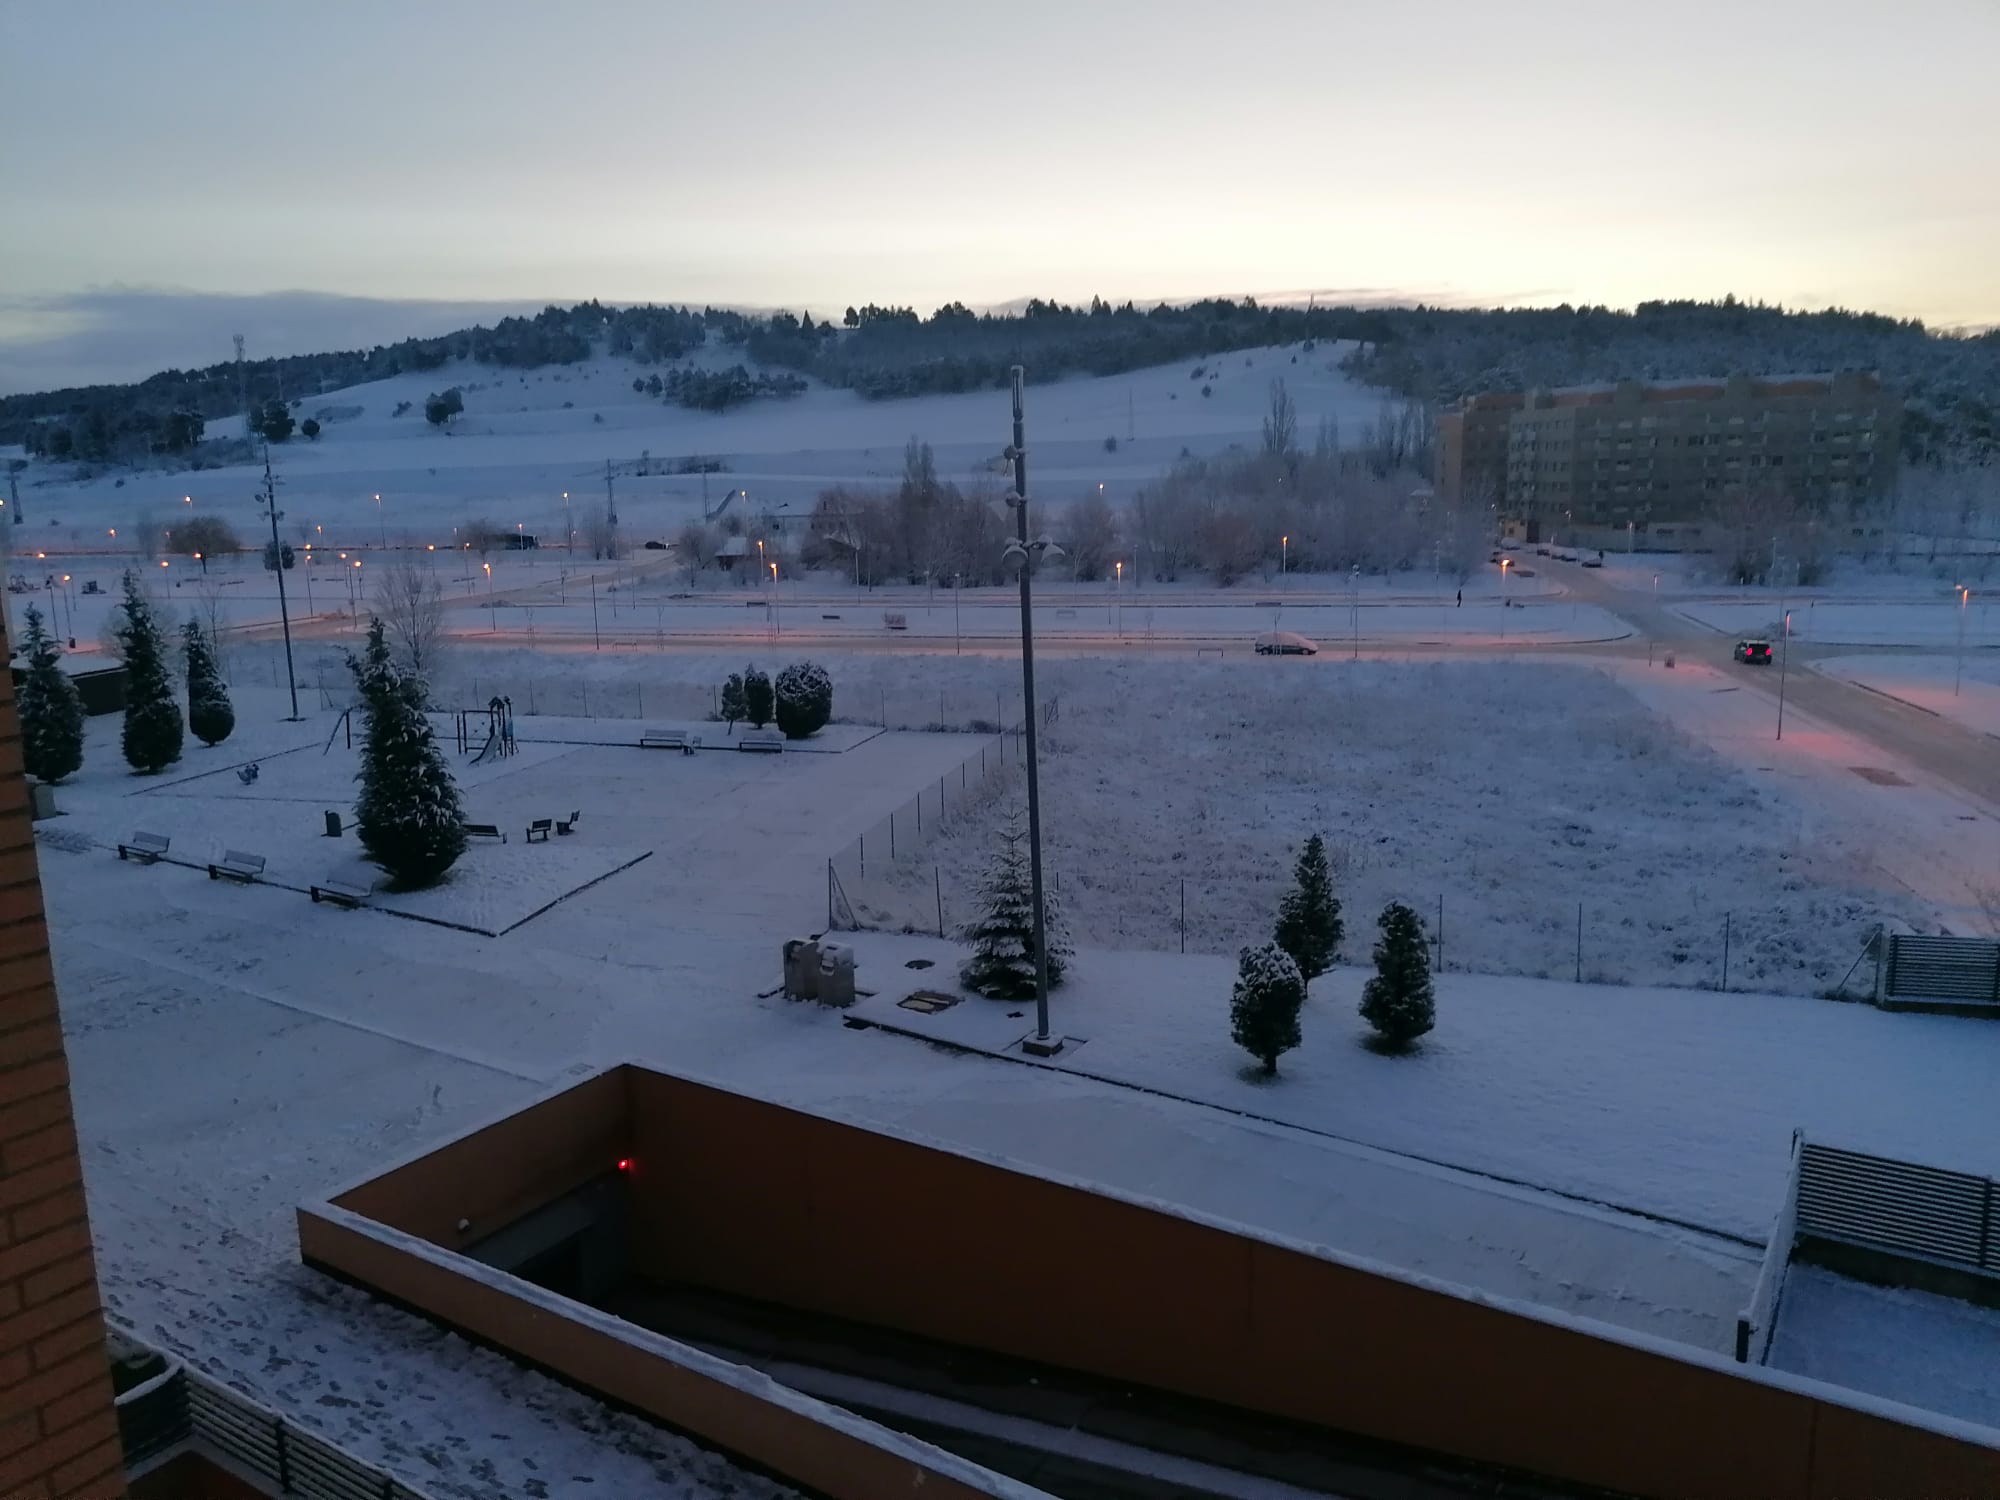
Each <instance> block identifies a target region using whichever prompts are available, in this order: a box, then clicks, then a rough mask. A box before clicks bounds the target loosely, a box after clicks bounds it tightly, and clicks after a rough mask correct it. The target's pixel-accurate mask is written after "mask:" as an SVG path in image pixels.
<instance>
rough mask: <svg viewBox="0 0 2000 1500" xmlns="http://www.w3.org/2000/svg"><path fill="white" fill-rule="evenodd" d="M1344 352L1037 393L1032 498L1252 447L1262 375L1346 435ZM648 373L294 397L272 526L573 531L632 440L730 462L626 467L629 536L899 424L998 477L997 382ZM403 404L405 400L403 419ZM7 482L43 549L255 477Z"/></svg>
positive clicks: (874, 447)
mask: <svg viewBox="0 0 2000 1500" xmlns="http://www.w3.org/2000/svg"><path fill="white" fill-rule="evenodd" d="M1343 352H1344V350H1343V348H1342V347H1341V346H1337V345H1333V344H1326V343H1321V344H1318V345H1316V346H1315V347H1314V348H1313V349H1312V350H1311V351H1310V352H1307V351H1305V350H1304V349H1303V348H1302V347H1301V346H1299V345H1291V346H1287V347H1282V348H1265V349H1255V350H1250V351H1247V352H1239V353H1234V354H1227V355H1220V356H1211V357H1207V358H1204V359H1197V360H1189V361H1185V362H1182V363H1178V364H1174V365H1166V366H1159V367H1156V368H1153V369H1148V370H1140V371H1135V372H1133V373H1131V374H1128V375H1119V376H1110V377H1104V378H1096V379H1091V378H1083V379H1071V380H1065V381H1061V382H1058V383H1055V384H1051V385H1045V386H1031V387H1030V388H1029V393H1028V443H1029V453H1030V465H1029V478H1030V484H1031V493H1032V494H1034V495H1035V496H1036V497H1037V498H1039V499H1041V500H1043V501H1048V502H1056V503H1062V502H1067V501H1068V500H1071V499H1074V498H1076V497H1078V496H1080V495H1082V494H1083V493H1084V492H1085V491H1086V490H1087V489H1094V488H1095V487H1096V486H1098V485H1100V484H1101V485H1102V486H1103V487H1104V491H1105V494H1106V495H1107V496H1109V497H1111V498H1113V499H1123V498H1124V497H1126V496H1127V495H1129V494H1130V492H1131V491H1132V489H1133V488H1134V487H1136V486H1137V485H1139V484H1142V483H1144V482H1145V481H1146V480H1147V479H1149V478H1151V477H1152V476H1154V475H1156V474H1158V473H1159V472H1160V471H1161V470H1162V469H1163V468H1165V467H1166V465H1168V464H1169V463H1171V462H1172V461H1173V460H1174V459H1175V458H1176V457H1179V456H1180V455H1181V454H1182V453H1183V452H1186V453H1192V454H1208V453H1216V452H1221V451H1223V450H1225V449H1227V448H1229V447H1230V446H1232V445H1233V444H1242V445H1244V446H1254V445H1255V444H1256V442H1257V441H1258V428H1259V423H1260V421H1261V419H1262V416H1263V414H1264V410H1265V406H1266V403H1267V401H1268V399H1269V387H1270V383H1271V381H1273V380H1274V379H1278V378H1283V379H1284V381H1285V383H1286V387H1287V389H1288V390H1289V392H1290V393H1291V396H1292V399H1293V400H1294V402H1295V403H1296V405H1297V408H1298V418H1299V432H1300V435H1301V439H1302V440H1310V439H1311V437H1312V435H1313V434H1314V432H1315V431H1316V429H1317V427H1318V424H1319V423H1320V421H1321V420H1322V419H1331V420H1333V421H1334V422H1336V423H1337V424H1338V425H1339V428H1340V430H1341V431H1342V433H1344V434H1345V435H1346V438H1347V440H1348V441H1349V442H1352V441H1354V440H1355V438H1356V436H1357V435H1358V434H1359V432H1360V431H1361V430H1362V429H1363V427H1364V426H1367V425H1369V424H1372V422H1373V420H1374V418H1375V415H1376V413H1377V411H1378V410H1379V409H1380V407H1381V406H1382V404H1383V403H1384V402H1385V401H1387V400H1389V399H1391V398H1390V397H1388V396H1387V394H1386V393H1384V392H1381V391H1378V390H1375V389H1373V388H1371V387H1367V386H1362V385H1358V384H1356V383H1355V382H1353V381H1352V380H1350V379H1349V378H1348V377H1346V376H1345V375H1344V374H1342V373H1341V371H1340V369H1339V361H1340V358H1341V355H1342V353H1343ZM699 362H700V363H703V364H708V365H715V364H722V365H727V364H731V363H734V362H736V361H735V353H734V351H731V350H727V349H717V348H711V349H710V350H708V351H705V358H703V359H702V360H701V361H699ZM1197 370H1199V371H1201V373H1200V374H1199V375H1198V376H1197V375H1195V374H1194V372H1195V371H1197ZM656 373H658V367H648V366H642V365H638V364H635V363H634V362H632V361H631V360H628V359H623V358H614V357H600V358H597V359H594V360H591V361H589V362H588V363H585V364H581V365H574V366H561V367H550V368H544V369H540V370H529V371H517V370H503V369H496V368H492V367H482V366H476V365H466V364H455V365H448V366H446V367H444V368H442V369H439V370H435V371H431V372H429V373H426V374H408V375H399V376H396V377H394V378H392V379H389V380H383V381H377V382H373V383H371V384H367V385H361V386H355V387H352V388H351V389H347V390H340V391H330V392H326V393H324V394H321V395H316V396H310V397H307V398H305V399H304V400H303V402H302V403H301V404H300V405H299V406H298V407H297V409H296V410H295V412H294V415H295V416H296V417H298V418H299V419H300V420H304V419H305V418H307V417H314V418H316V419H317V420H318V421H319V422H320V424H321V427H322V429H323V432H322V435H321V436H320V438H319V439H318V440H317V441H308V440H306V439H304V438H302V437H298V436H294V437H293V438H292V439H291V441H289V442H287V443H284V444H282V445H279V446H277V447H274V448H273V449H272V457H273V460H274V462H275V465H276V468H277V471H278V475H279V479H280V483H281V485H282V497H281V503H282V504H283V506H284V508H285V510H286V512H287V521H286V531H287V533H288V534H293V533H297V534H308V533H306V532H304V531H302V528H305V527H309V526H320V527H323V528H324V530H323V532H321V533H320V534H321V535H322V536H323V537H324V539H325V540H326V542H328V543H329V544H331V543H333V542H334V541H335V539H336V537H338V539H339V540H340V541H341V542H343V543H354V544H371V543H376V542H379V541H380V539H381V537H382V535H383V534H384V532H385V531H386V534H387V536H388V539H389V540H390V541H392V542H396V541H399V540H400V541H405V542H414V543H417V544H422V543H425V542H442V541H445V540H447V539H448V536H449V532H450V528H451V527H452V526H453V525H456V524H459V523H461V522H462V521H464V520H466V519H469V518H472V517H475V516H476V517H482V518H485V519H488V520H491V521H493V522H495V523H497V524H499V525H502V526H506V527H512V526H513V525H515V524H517V523H518V524H520V525H522V526H523V527H525V528H526V529H527V530H529V531H535V532H541V533H544V534H547V535H559V534H562V533H564V532H565V531H566V530H567V525H566V522H565V520H564V496H565V494H567V495H568V497H569V501H570V503H571V505H572V507H573V509H574V511H575V514H576V515H579V516H580V515H581V514H583V512H584V510H585V509H586V508H587V507H591V506H595V505H597V504H599V503H601V502H602V501H603V500H604V496H605V486H604V466H605V463H606V461H607V460H612V461H616V462H620V463H625V462H629V461H632V460H636V459H638V458H640V456H641V455H642V454H649V455H650V456H651V457H652V459H653V460H655V461H656V464H657V466H658V467H659V468H660V469H662V470H665V469H669V468H671V466H672V463H673V461H674V460H676V459H680V458H684V457H688V456H693V455H702V456H708V457H715V458H719V459H721V460H722V462H723V463H724V464H726V465H727V469H726V471H725V472H722V473H716V474H711V475H708V476H707V477H706V479H705V480H704V478H703V477H702V476H700V475H669V474H666V473H659V474H655V475H652V476H650V477H622V478H620V479H619V480H618V481H617V486H618V488H617V502H618V511H619V515H620V518H621V520H622V522H623V523H624V531H625V534H626V536H627V537H628V538H630V539H633V540H643V539H645V538H648V537H661V538H665V537H667V536H670V535H671V534H672V532H673V530H674V529H675V528H676V527H678V526H679V525H681V524H682V523H683V522H685V521H686V520H688V519H690V518H692V517H696V516H698V515H700V514H701V508H702V505H703V501H704V496H706V497H707V501H708V503H709V504H711V505H714V504H716V503H719V502H720V501H721V499H722V498H723V497H724V496H725V495H727V494H729V493H730V492H731V491H732V490H734V489H737V488H741V489H743V490H745V491H746V492H747V494H748V497H749V500H750V502H751V506H750V508H755V509H762V508H765V507H771V508H777V507H789V508H790V509H791V510H792V511H793V512H794V513H798V512H802V511H804V510H806V509H809V508H810V506H811V504H812V501H813V498H814V496H815V495H816V494H817V493H818V491H819V490H820V489H821V488H823V487H825V486H826V485H829V484H835V483H848V484H863V485H867V484H881V483H886V482H893V480H894V478H895V477H896V476H897V475H898V474H900V472H901V467H902V459H903V448H904V445H905V444H906V443H908V442H909V440H910V439H911V438H912V437H916V438H920V439H922V440H923V441H925V442H928V443H930V444H931V445H932V447H933V448H934V449H935V451H936V456H937V467H938V471H939V473H940V474H941V475H942V476H944V477H946V478H950V479H952V480H955V481H957V482H959V483H961V484H970V483H972V482H974V481H976V480H978V479H980V478H987V479H991V480H993V481H994V482H996V483H998V482H1000V481H1001V480H1002V479H1003V476H1002V474H1001V472H1000V467H999V463H998V459H999V454H1000V451H1001V449H1002V448H1003V447H1004V446H1005V445H1006V443H1007V441H1008V436H1009V431H1008V426H1009V420H1010V418H1009V410H1008V400H1007V396H1006V393H1005V392H1004V391H979V392H972V393H968V394H964V395H953V396H925V397H919V398H915V399H910V400H901V401H874V402H871V401H866V400H863V399H862V398H861V397H859V396H857V395H855V394H854V393H853V392H851V391H845V390H836V389H833V388H830V387H827V386H824V385H820V384H817V383H815V384H813V385H812V386H810V387H809V388H808V390H807V391H806V393H805V394H804V395H802V396H798V397H796V398H792V399H789V400H776V399H765V400H759V401H755V402H752V403H750V404H748V405H746V406H743V407H739V408H737V409H736V410H733V411H730V412H727V413H707V412H696V411H689V410H687V409H684V408H682V407H679V406H675V405H670V404H668V403H666V402H664V401H663V400H661V399H660V398H659V397H656V396H648V395H645V394H642V393H640V392H638V391H635V390H634V389H633V381H634V380H635V379H643V378H644V377H646V376H647V375H651V374H656ZM454 385H455V386H457V387H458V388H459V389H460V390H461V391H462V392H463V393H464V398H465V413H464V415H463V416H462V417H460V418H459V419H458V420H457V421H456V422H455V423H454V424H453V425H452V427H451V428H450V430H449V431H442V430H439V429H437V428H434V427H432V426H430V425H429V424H428V423H427V422H426V421H425V420H424V415H423V406H424V398H425V397H426V396H428V395H429V394H431V393H432V392H434V391H441V390H443V389H445V388H446V387H448V386H454ZM1204 389H1207V390H1208V392H1209V394H1207V395H1204V394H1203V391H1204ZM404 402H408V403H409V406H408V408H407V409H406V410H404V411H403V413H402V414H401V415H397V414H396V412H397V408H398V407H399V406H400V405H401V404H402V403H404ZM209 431H210V436H212V437H226V436H235V435H237V433H238V432H240V423H239V421H238V420H237V419H234V418H226V419H221V420H218V421H216V422H214V423H211V424H210V430H209ZM1109 439H1115V440H1116V447H1115V449H1112V448H1108V447H1107V440H1109ZM23 477H24V479H25V480H26V483H25V484H24V485H23V488H22V501H23V503H24V507H25V509H26V512H27V515H28V518H29V519H28V525H29V528H31V529H30V530H28V531H27V532H26V533H25V534H24V536H25V538H28V539H32V543H33V545H34V546H36V547H38V548H58V547H60V548H64V549H67V548H70V547H76V546H92V547H95V546H102V545H110V541H109V537H108V533H109V531H110V530H111V528H114V527H116V528H119V529H120V530H121V532H124V531H125V529H126V528H128V527H130V526H131V525H132V524H133V523H134V522H135V521H137V520H138V519H139V518H140V517H141V516H142V515H144V514H147V513H149V512H150V513H151V514H153V515H154V516H156V517H159V518H161V519H163V520H164V521H165V522H166V524H168V525H172V524H173V517H174V516H176V515H184V514H186V513H187V503H186V501H185V499H184V497H186V496H192V497H193V504H194V506H195V507H196V508H197V510H198V511H206V512H213V513H219V514H222V515H224V516H226V517H228V518H229V519H230V521H231V522H232V523H233V524H235V526H236V527H237V529H238V531H239V532H241V533H242V534H243V535H245V536H246V537H247V536H249V534H250V532H251V529H252V527H253V525H254V524H255V521H256V514H255V497H256V491H257V488H258V485H259V482H260V478H261V473H260V470H259V469H257V468H256V467H254V466H250V465H241V466H236V467H231V468H223V469H210V470H202V471H197V472H181V473H177V474H154V473H148V472H143V471H142V472H140V473H137V474H133V473H116V472H114V473H107V474H105V475H102V476H100V477H98V478H95V479H92V480H88V481H85V482H81V483H78V482H71V481H68V480H66V479H63V478H61V477H59V474H58V471H57V470H56V468H55V467H54V466H49V467H44V466H41V465H37V466H36V467H35V468H34V469H31V470H30V471H29V472H28V473H27V474H26V475H24V476H23ZM377 495H380V496H381V507H380V511H379V514H378V510H377V506H376V503H375V498H374V497H375V496H377ZM740 503H741V502H739V504H740Z"/></svg>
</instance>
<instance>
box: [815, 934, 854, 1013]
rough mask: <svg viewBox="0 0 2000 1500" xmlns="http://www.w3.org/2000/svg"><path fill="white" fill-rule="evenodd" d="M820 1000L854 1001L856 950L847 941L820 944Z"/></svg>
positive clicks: (848, 1003)
mask: <svg viewBox="0 0 2000 1500" xmlns="http://www.w3.org/2000/svg"><path fill="white" fill-rule="evenodd" d="M819 1002H820V1004H822V1005H852V1004H853V1003H854V950H853V949H852V948H850V947H848V946H847V945H846V944H845V943H821V944H820V945H819Z"/></svg>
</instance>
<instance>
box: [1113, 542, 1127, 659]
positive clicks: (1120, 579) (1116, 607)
mask: <svg viewBox="0 0 2000 1500" xmlns="http://www.w3.org/2000/svg"><path fill="white" fill-rule="evenodd" d="M1111 566H1112V567H1113V568H1115V569H1117V581H1116V583H1115V584H1114V585H1113V589H1112V594H1111V618H1112V621H1113V623H1114V624H1115V626H1116V628H1117V631H1118V639H1119V640H1121V641H1122V640H1124V639H1125V564H1124V563H1123V562H1122V561H1121V562H1115V563H1113V564H1112V565H1111Z"/></svg>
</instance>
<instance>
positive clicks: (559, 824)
mask: <svg viewBox="0 0 2000 1500" xmlns="http://www.w3.org/2000/svg"><path fill="white" fill-rule="evenodd" d="M582 816H583V809H581V808H578V809H577V810H576V811H575V812H573V813H571V814H570V815H569V816H568V817H566V818H557V819H556V832H557V833H559V834H564V835H568V834H572V833H575V832H576V820H577V819H578V818H580V817H582Z"/></svg>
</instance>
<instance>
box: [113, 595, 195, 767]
mask: <svg viewBox="0 0 2000 1500" xmlns="http://www.w3.org/2000/svg"><path fill="white" fill-rule="evenodd" d="M116 633H117V636H118V644H119V647H120V648H121V649H122V650H123V652H124V654H125V733H124V736H123V739H122V744H123V748H124V751H125V759H126V761H127V762H128V763H129V764H130V765H131V767H132V769H133V770H135V771H143V772H145V773H146V774H148V775H151V774H153V773H155V772H157V771H160V770H162V769H164V768H165V767H167V766H170V765H172V764H173V763H174V762H175V761H177V760H179V759H180V758H181V735H182V727H181V706H180V704H179V703H177V702H175V701H174V685H173V683H172V682H170V681H169V680H168V678H167V643H166V641H165V640H163V639H162V638H161V636H160V627H159V623H158V622H157V621H156V620H155V619H154V618H153V606H152V602H151V601H150V600H148V599H147V598H146V596H145V595H144V594H143V593H141V592H140V591H139V580H138V577H137V576H136V575H134V574H132V573H130V572H128V573H126V575H125V602H124V604H122V605H121V606H120V607H119V617H118V623H117V625H116Z"/></svg>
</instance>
